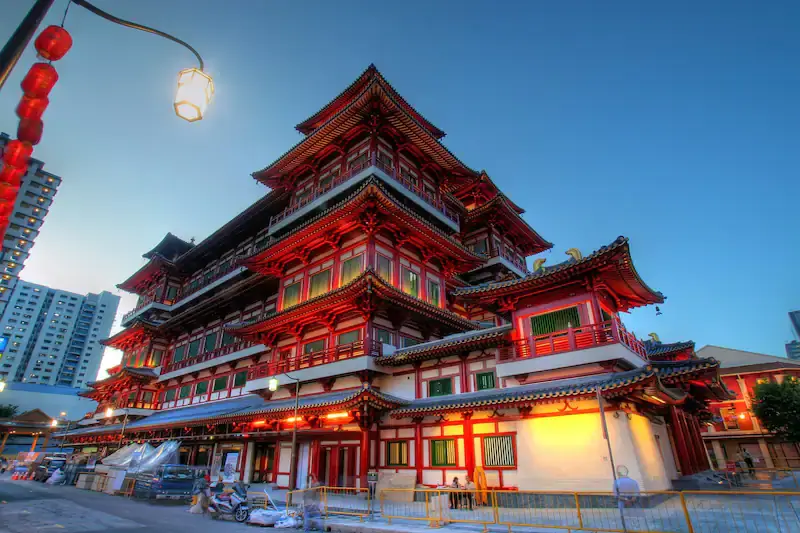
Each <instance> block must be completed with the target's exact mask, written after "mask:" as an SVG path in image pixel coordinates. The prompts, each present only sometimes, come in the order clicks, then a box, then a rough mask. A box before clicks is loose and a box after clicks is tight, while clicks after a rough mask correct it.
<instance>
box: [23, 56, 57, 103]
mask: <svg viewBox="0 0 800 533" xmlns="http://www.w3.org/2000/svg"><path fill="white" fill-rule="evenodd" d="M57 81H58V73H57V72H56V69H55V68H54V67H53V65H50V64H48V63H34V65H33V66H32V67H31V69H30V70H29V71H28V73H27V74H26V75H25V77H24V78H23V79H22V83H21V86H22V92H24V93H25V94H27V95H28V96H30V97H33V98H42V97H44V96H47V95H48V94H50V91H51V90H52V89H53V86H54V85H55V84H56V82H57Z"/></svg>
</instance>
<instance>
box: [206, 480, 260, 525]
mask: <svg viewBox="0 0 800 533" xmlns="http://www.w3.org/2000/svg"><path fill="white" fill-rule="evenodd" d="M232 488H233V492H218V493H214V494H212V495H211V502H210V505H209V506H208V510H209V511H210V512H211V518H219V517H220V516H232V517H233V519H234V520H236V521H237V522H247V519H248V518H250V506H249V505H248V504H247V488H246V487H245V486H244V485H242V484H241V483H239V482H237V483H234V484H233V487H232Z"/></svg>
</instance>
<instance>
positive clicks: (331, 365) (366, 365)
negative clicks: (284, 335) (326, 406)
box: [245, 339, 385, 392]
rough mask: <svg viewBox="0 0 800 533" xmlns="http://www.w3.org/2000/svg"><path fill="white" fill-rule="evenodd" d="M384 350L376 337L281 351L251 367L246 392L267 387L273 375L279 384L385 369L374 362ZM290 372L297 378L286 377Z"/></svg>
mask: <svg viewBox="0 0 800 533" xmlns="http://www.w3.org/2000/svg"><path fill="white" fill-rule="evenodd" d="M310 344H313V343H310ZM310 344H307V345H306V346H309V345H310ZM382 353H383V345H382V344H381V343H380V342H378V341H377V340H375V339H372V340H370V341H367V342H365V341H363V340H358V341H355V342H351V343H347V344H338V345H336V346H331V347H329V348H321V349H313V348H312V349H308V350H307V351H304V353H301V354H299V355H291V354H290V352H280V351H279V352H276V353H275V357H273V360H272V361H267V362H263V363H260V364H258V365H255V366H252V367H250V369H249V371H248V373H247V385H246V386H245V392H253V391H256V390H261V389H266V388H268V386H269V380H270V378H272V377H276V378H277V380H278V384H279V385H287V384H291V383H295V380H300V381H302V382H308V381H315V380H319V379H325V378H332V377H336V376H344V375H348V374H357V373H359V372H363V371H366V370H371V371H378V372H385V370H382V369H381V368H380V367H379V366H378V365H377V364H376V363H375V357H379V356H380V355H382ZM287 372H290V373H291V376H292V378H294V379H290V378H289V377H287V376H286V375H285V374H286V373H287Z"/></svg>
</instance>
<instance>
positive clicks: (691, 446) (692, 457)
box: [679, 411, 700, 474]
mask: <svg viewBox="0 0 800 533" xmlns="http://www.w3.org/2000/svg"><path fill="white" fill-rule="evenodd" d="M679 413H680V417H681V430H682V431H683V438H684V442H686V449H687V451H688V452H689V461H690V463H691V466H692V471H691V473H692V474H694V473H695V472H697V471H698V470H700V462H699V460H698V458H697V444H696V443H695V441H694V438H693V437H692V433H691V431H690V429H689V421H688V420H687V418H686V413H684V412H683V411H679Z"/></svg>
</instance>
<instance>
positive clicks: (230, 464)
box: [222, 452, 239, 483]
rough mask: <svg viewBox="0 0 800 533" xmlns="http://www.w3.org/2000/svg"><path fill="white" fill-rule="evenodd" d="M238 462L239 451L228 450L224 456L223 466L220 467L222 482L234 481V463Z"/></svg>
mask: <svg viewBox="0 0 800 533" xmlns="http://www.w3.org/2000/svg"><path fill="white" fill-rule="evenodd" d="M238 463H239V452H228V455H226V456H225V466H224V467H223V469H222V482H223V483H233V482H234V481H236V465H237V464H238Z"/></svg>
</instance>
